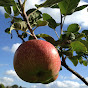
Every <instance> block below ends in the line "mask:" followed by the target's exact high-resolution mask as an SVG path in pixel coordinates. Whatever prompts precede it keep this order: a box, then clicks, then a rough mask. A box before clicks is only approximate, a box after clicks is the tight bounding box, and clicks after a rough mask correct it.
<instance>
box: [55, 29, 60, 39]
mask: <svg viewBox="0 0 88 88" xmlns="http://www.w3.org/2000/svg"><path fill="white" fill-rule="evenodd" d="M54 31H55V33H56V36H57V37H58V39H59V36H58V34H57V31H56V30H54Z"/></svg>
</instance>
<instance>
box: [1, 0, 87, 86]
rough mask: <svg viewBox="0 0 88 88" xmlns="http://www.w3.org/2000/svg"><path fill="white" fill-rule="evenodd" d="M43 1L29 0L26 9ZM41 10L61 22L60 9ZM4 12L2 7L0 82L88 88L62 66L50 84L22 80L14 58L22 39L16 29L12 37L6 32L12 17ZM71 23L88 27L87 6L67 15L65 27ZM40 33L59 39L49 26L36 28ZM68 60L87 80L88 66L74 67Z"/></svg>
mask: <svg viewBox="0 0 88 88" xmlns="http://www.w3.org/2000/svg"><path fill="white" fill-rule="evenodd" d="M43 1H44V0H42V1H41V0H27V2H26V8H25V10H26V11H27V10H28V9H30V8H34V7H35V6H34V5H35V4H40V3H42V2H43ZM86 1H87V0H81V2H80V3H79V6H80V5H84V4H88V1H87V2H86ZM40 10H41V11H42V12H43V13H48V14H50V15H51V16H52V17H53V18H54V19H55V20H56V21H57V22H60V10H59V9H51V8H42V9H40ZM4 13H5V11H4V9H3V8H2V7H0V83H3V84H4V85H5V86H7V85H14V84H17V85H19V86H23V87H27V88H87V86H86V85H85V84H84V83H83V82H82V81H81V80H80V79H78V78H77V77H76V76H75V75H73V74H72V73H71V72H69V71H68V70H66V69H65V68H64V67H62V71H60V72H59V76H58V78H57V80H56V81H54V82H52V83H50V84H46V85H45V84H36V83H33V84H32V83H28V82H25V81H23V80H21V79H20V78H19V77H18V76H17V74H16V73H15V71H14V68H13V58H14V53H15V51H16V49H17V48H18V47H19V45H20V44H21V43H22V41H21V40H20V39H19V38H18V37H17V34H16V33H15V31H14V30H13V31H12V34H13V38H12V39H11V36H10V35H9V34H7V33H5V32H4V30H5V29H6V28H7V27H10V23H9V21H11V20H10V19H5V17H4ZM12 15H13V14H12ZM71 23H78V24H79V25H80V26H81V29H82V30H83V29H88V12H87V8H86V9H84V10H82V11H79V12H75V13H74V14H72V15H71V16H67V17H66V20H65V24H64V28H66V27H67V26H68V25H69V24H71ZM56 31H57V33H58V34H59V33H60V32H59V27H57V28H56ZM38 33H45V34H49V35H51V36H53V37H54V38H55V39H56V40H57V36H56V35H55V32H54V31H53V30H52V29H51V28H49V27H47V26H45V27H39V28H38V29H36V30H35V34H38ZM26 40H27V39H26ZM66 62H67V64H68V65H69V66H70V67H71V68H72V69H73V70H75V71H76V72H78V73H79V74H80V75H82V76H83V77H84V78H85V79H86V80H88V66H87V67H86V66H83V65H80V64H78V65H77V66H76V67H74V65H73V64H72V63H71V61H70V60H68V59H67V60H66Z"/></svg>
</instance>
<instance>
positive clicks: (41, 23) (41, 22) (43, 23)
mask: <svg viewBox="0 0 88 88" xmlns="http://www.w3.org/2000/svg"><path fill="white" fill-rule="evenodd" d="M47 24H48V23H47V21H42V20H38V21H37V27H39V26H45V25H47Z"/></svg>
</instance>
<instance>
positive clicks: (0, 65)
mask: <svg viewBox="0 0 88 88" xmlns="http://www.w3.org/2000/svg"><path fill="white" fill-rule="evenodd" d="M1 66H8V64H0V67H1Z"/></svg>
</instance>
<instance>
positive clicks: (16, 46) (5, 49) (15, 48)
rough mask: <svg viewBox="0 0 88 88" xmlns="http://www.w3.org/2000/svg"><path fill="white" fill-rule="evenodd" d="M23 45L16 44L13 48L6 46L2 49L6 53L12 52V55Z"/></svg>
mask: <svg viewBox="0 0 88 88" xmlns="http://www.w3.org/2000/svg"><path fill="white" fill-rule="evenodd" d="M20 44H21V43H16V44H13V45H12V47H11V48H10V47H8V46H5V47H3V48H2V50H4V51H10V52H12V53H15V51H16V50H17V48H18V47H19V46H20Z"/></svg>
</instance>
